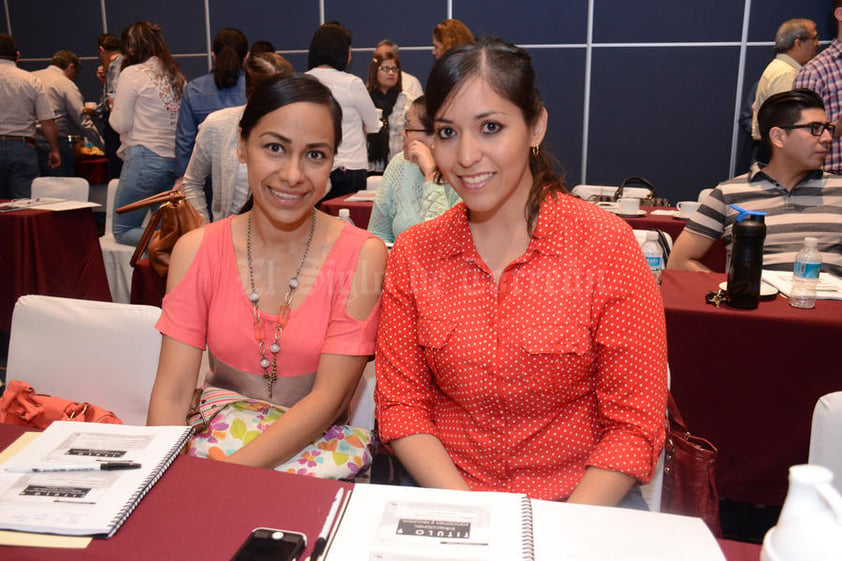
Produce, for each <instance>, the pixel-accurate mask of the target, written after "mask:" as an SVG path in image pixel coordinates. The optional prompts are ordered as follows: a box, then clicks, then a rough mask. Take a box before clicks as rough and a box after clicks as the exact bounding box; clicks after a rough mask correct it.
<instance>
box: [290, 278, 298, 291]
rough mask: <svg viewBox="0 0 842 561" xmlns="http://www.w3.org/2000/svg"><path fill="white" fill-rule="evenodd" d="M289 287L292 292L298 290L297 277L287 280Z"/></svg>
mask: <svg viewBox="0 0 842 561" xmlns="http://www.w3.org/2000/svg"><path fill="white" fill-rule="evenodd" d="M289 287H290V288H291V289H293V290H295V289H296V288H298V277H292V278H291V279H289Z"/></svg>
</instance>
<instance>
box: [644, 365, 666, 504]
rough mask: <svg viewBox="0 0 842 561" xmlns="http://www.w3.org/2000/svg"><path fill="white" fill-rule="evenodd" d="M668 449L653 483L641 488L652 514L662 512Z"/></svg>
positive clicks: (664, 451) (657, 468)
mask: <svg viewBox="0 0 842 561" xmlns="http://www.w3.org/2000/svg"><path fill="white" fill-rule="evenodd" d="M670 385H671V380H670V367H669V364H668V365H667V389H669V388H670ZM665 453H666V448H664V449H662V450H661V455H660V456H658V464H657V465H656V466H655V474H654V475H653V476H652V479H651V481H649V483H647V484H646V485H641V486H640V494H641V495H643V500H644V501H646V504H647V506H648V507H649V510H651V511H652V512H661V495H662V494H663V491H664V455H665Z"/></svg>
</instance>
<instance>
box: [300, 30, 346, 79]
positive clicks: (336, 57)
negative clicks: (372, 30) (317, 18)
mask: <svg viewBox="0 0 842 561" xmlns="http://www.w3.org/2000/svg"><path fill="white" fill-rule="evenodd" d="M350 48H351V32H350V31H348V29H346V28H345V26H344V25H342V24H341V23H339V22H338V21H331V22H328V23H325V24H323V25H321V26H320V27H319V28H318V29H317V30H316V32H315V33H314V34H313V38H312V39H311V40H310V52H309V54H308V55H307V69H308V70H309V69H311V68H315V67H317V66H321V65H322V64H327V65H328V66H331V67H333V68H335V69H336V70H340V71H342V72H344V71H345V69H346V68H347V67H348V52H349V49H350Z"/></svg>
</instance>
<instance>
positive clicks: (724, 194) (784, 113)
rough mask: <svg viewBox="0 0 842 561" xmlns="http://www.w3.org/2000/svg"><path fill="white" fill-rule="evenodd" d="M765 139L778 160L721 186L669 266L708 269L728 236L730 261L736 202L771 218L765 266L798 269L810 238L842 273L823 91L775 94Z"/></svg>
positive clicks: (766, 110)
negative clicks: (707, 258)
mask: <svg viewBox="0 0 842 561" xmlns="http://www.w3.org/2000/svg"><path fill="white" fill-rule="evenodd" d="M758 123H759V127H760V136H761V142H762V143H764V145H765V146H766V148H767V149H769V150H770V152H771V154H772V156H771V158H770V160H769V164H768V165H764V164H759V163H755V164H754V165H753V166H752V168H751V170H750V171H749V173H747V174H745V175H741V176H739V177H735V178H733V179H729V180H728V181H725V182H723V183H720V184H719V185H718V186H717V187H716V189H714V190H713V192H711V193H710V194H709V195H708V196H707V198H706V199H705V200H704V201H702V206H701V208H699V210H698V211H697V212H696V214H695V215H693V216H692V217H691V219H690V221H689V222H688V224H687V226H686V227H685V228H684V230H683V231H682V233H681V235H680V236H679V237H678V239H677V240H676V242H675V246H674V247H673V250H672V253H671V254H670V259H669V264H668V268H670V269H678V270H685V271H707V270H709V269H708V268H707V267H705V266H704V265H703V264H702V263H701V262H700V261H699V260H700V259H701V258H702V257H703V256H704V254H705V253H706V252H707V250H708V249H709V248H710V247H711V246H712V245H713V243H714V242H715V241H716V240H717V239H719V238H720V237H722V238H724V241H725V246H726V250H727V252H728V255H729V258H730V253H731V242H732V237H731V230H732V228H733V225H734V221H735V219H736V216H737V214H738V213H737V211H735V210H734V209H732V208H731V207H729V206H728V205H731V204H736V205H739V206H741V207H743V208H746V209H749V210H762V211H764V212H766V213H767V214H768V216H766V241H765V243H764V245H763V268H764V269H772V270H778V271H785V270H788V271H791V270H792V266H793V262H794V261H795V254H796V253H797V252H798V250H799V249H801V246H802V244H803V241H804V237H805V236H815V237H816V238H818V240H819V251H821V254H822V270H823V271H826V272H830V273H833V274H835V275H837V276H842V176H838V175H831V174H828V173H825V172H823V171H822V164H823V163H824V159H825V157H826V156H827V153H828V151H829V149H830V143H831V140H832V137H833V136H832V135H833V130H834V125H833V124H832V123H829V122H827V115H826V114H825V110H824V103H823V102H822V99H821V97H819V95H818V94H816V93H815V92H813V91H811V90H807V89H796V90H792V91H789V92H783V93H779V94H775V95H773V96H771V97H769V99H767V100H766V101H765V102H764V103H763V105H762V106H761V108H760V111H759V112H758Z"/></svg>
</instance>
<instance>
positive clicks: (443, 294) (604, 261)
mask: <svg viewBox="0 0 842 561" xmlns="http://www.w3.org/2000/svg"><path fill="white" fill-rule="evenodd" d="M426 93H427V113H428V115H429V116H431V117H432V122H433V129H434V139H435V140H434V142H435V145H434V148H433V155H434V156H435V159H436V163H437V164H438V167H439V169H440V171H441V174H442V176H443V178H444V179H445V180H447V182H448V183H449V184H450V185H451V186H452V187H453V188H454V189H455V190H456V192H457V193H458V194H459V195H460V196H461V198H462V201H463V203H460V204H457V205H456V206H455V207H453V208H452V209H450V210H449V211H448V212H446V213H445V214H443V215H442V216H440V217H439V218H437V219H434V220H431V221H428V222H425V223H423V224H420V225H418V226H414V227H412V228H410V229H409V230H407V231H406V232H404V233H403V234H402V235H401V236H400V237H398V239H397V241H396V242H395V245H394V248H393V249H392V252H391V254H390V257H389V263H388V266H387V271H386V282H385V284H384V289H383V311H382V316H381V323H380V329H379V332H378V344H377V355H376V356H377V358H376V361H377V391H376V401H377V417H378V422H379V427H380V432H381V438H382V440H383V441H385V442H388V443H389V444H390V445H391V447H392V449H393V450H394V452H395V454H396V455H397V457H398V459H400V461H401V462H402V463H403V465H404V466H405V467H406V469H407V470H408V471H409V473H410V475H411V476H412V477H413V478H414V479H415V481H416V482H417V483H418V484H420V485H423V486H428V487H441V488H451V489H474V490H495V491H512V492H520V493H526V494H527V495H529V496H531V497H534V498H540V499H552V500H568V501H570V502H577V503H589V504H600V505H614V504H618V503H623V504H630V505H633V504H634V503H635V502H638V503H642V499H640V496H639V490H638V489H636V488H635V487H636V485H637V484H638V483H645V482H647V481H649V479H650V478H651V477H652V475H653V470H654V467H655V465H656V463H657V460H658V456H659V454H660V451H661V448H662V446H663V440H664V410H665V405H666V336H665V327H664V315H663V306H662V303H661V298H660V294H659V292H658V288H657V285H656V283H655V281H654V278H653V276H652V274H651V272H650V271H649V269H648V267H647V265H646V262H645V260H644V258H643V256H642V253H641V251H640V248H639V246H638V244H637V241H636V240H635V237H634V235H633V233H632V230H631V228H630V227H629V226H628V225H626V224H625V223H624V222H623V221H622V220H621V219H619V218H618V217H616V216H613V215H611V214H608V213H607V212H605V211H603V210H601V209H599V208H598V207H596V206H595V205H593V204H591V203H588V202H585V201H581V200H578V199H576V198H573V197H571V196H569V195H567V194H566V191H565V189H564V186H563V183H562V180H561V179H560V178H559V177H558V176H557V175H556V173H555V172H554V166H553V163H552V159H551V158H550V157H549V156H548V155H547V153H546V152H545V151H544V149H543V146H542V140H543V138H544V135H545V133H546V129H547V121H548V117H547V111H546V109H545V108H544V106H543V103H542V102H541V99H540V97H539V94H538V90H537V85H536V77H535V73H534V70H533V67H532V63H531V60H530V57H529V55H528V54H527V53H526V51H525V50H523V49H520V48H518V47H515V46H514V45H510V44H508V43H504V42H502V41H500V40H498V39H480V40H478V41H477V42H475V43H472V44H469V45H465V46H462V47H459V48H457V49H454V50H452V51H450V52H448V53H447V54H446V55H444V56H443V57H442V58H441V59H439V60H438V61H437V62H436V64H435V66H434V67H433V70H432V72H431V74H430V78H429V81H428V82H427V90H426ZM635 499H636V500H635ZM644 506H645V505H644Z"/></svg>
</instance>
